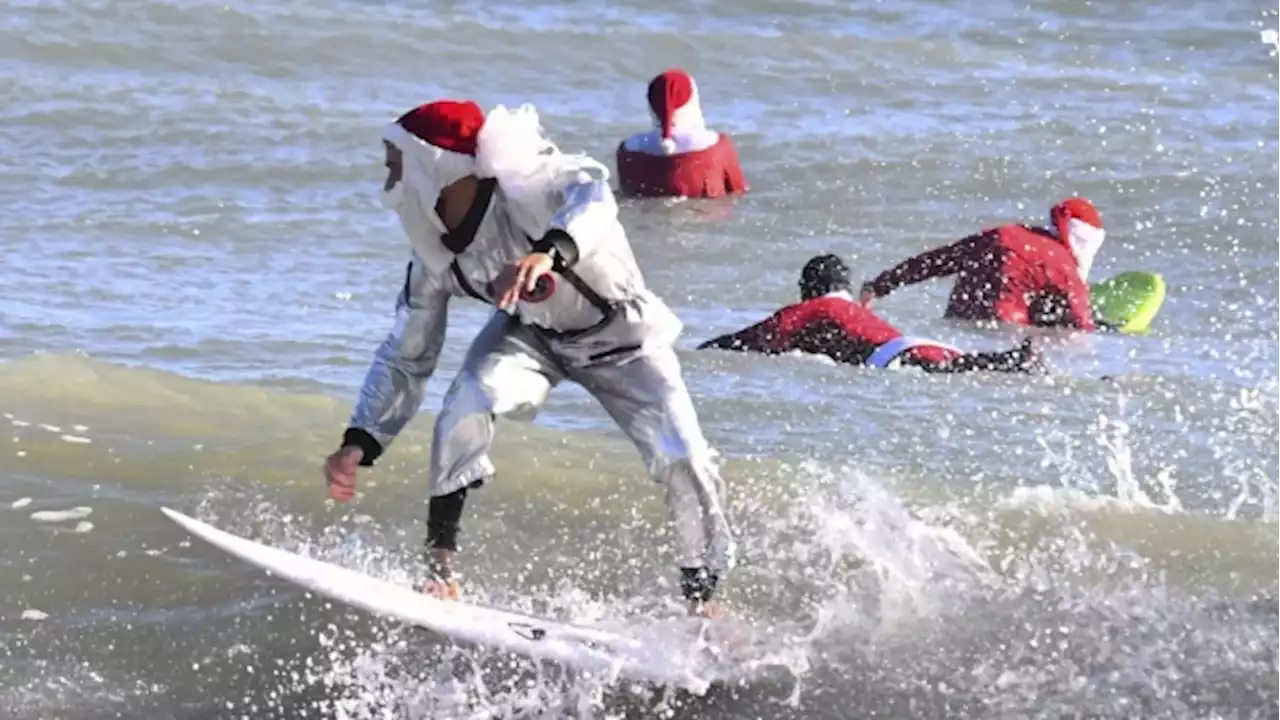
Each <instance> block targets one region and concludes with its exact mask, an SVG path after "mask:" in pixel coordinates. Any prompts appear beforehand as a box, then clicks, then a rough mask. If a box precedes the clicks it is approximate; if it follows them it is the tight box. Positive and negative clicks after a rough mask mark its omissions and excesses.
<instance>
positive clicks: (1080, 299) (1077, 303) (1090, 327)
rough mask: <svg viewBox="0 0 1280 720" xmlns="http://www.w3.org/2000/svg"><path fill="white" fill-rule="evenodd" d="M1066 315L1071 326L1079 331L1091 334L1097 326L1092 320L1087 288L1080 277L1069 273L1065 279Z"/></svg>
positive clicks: (1091, 306)
mask: <svg viewBox="0 0 1280 720" xmlns="http://www.w3.org/2000/svg"><path fill="white" fill-rule="evenodd" d="M1067 314H1068V316H1069V317H1070V320H1071V324H1072V326H1074V327H1075V328H1077V329H1079V330H1083V331H1085V332H1093V331H1094V330H1097V329H1098V325H1097V324H1096V323H1095V321H1094V318H1093V304H1092V303H1091V302H1090V298H1089V286H1088V285H1085V284H1084V280H1082V279H1080V276H1079V275H1077V274H1075V273H1071V274H1070V275H1068V277H1067Z"/></svg>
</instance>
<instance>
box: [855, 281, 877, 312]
mask: <svg viewBox="0 0 1280 720" xmlns="http://www.w3.org/2000/svg"><path fill="white" fill-rule="evenodd" d="M875 299H876V291H875V290H874V289H873V288H872V287H871V283H863V284H862V290H861V291H860V292H859V293H858V302H859V303H861V304H862V306H863V307H871V303H872V302H874V301H875Z"/></svg>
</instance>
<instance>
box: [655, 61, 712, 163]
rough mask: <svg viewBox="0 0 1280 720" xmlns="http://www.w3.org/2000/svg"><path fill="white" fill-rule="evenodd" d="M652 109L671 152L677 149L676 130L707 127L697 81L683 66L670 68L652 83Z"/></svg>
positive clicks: (667, 151)
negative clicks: (674, 136) (680, 68)
mask: <svg viewBox="0 0 1280 720" xmlns="http://www.w3.org/2000/svg"><path fill="white" fill-rule="evenodd" d="M649 110H650V112H652V113H653V119H654V122H656V123H657V125H658V128H659V129H661V130H662V150H663V152H665V153H666V154H668V155H671V154H672V153H674V152H675V151H676V143H675V141H674V140H672V139H671V134H672V133H673V132H674V131H675V130H677V129H679V130H701V129H703V128H705V127H706V121H705V120H703V118H702V106H701V105H700V104H699V103H698V85H697V84H696V83H694V81H693V77H692V76H691V75H689V73H687V72H685V71H683V70H676V69H672V70H668V71H666V72H664V73H662V74H661V75H659V76H657V77H655V78H654V79H653V80H652V81H651V82H650V83H649Z"/></svg>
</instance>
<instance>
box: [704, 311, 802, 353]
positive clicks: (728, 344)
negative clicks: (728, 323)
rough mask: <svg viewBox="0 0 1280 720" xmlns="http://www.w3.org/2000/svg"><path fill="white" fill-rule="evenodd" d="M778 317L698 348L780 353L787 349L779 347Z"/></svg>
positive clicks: (709, 341) (707, 342)
mask: <svg viewBox="0 0 1280 720" xmlns="http://www.w3.org/2000/svg"><path fill="white" fill-rule="evenodd" d="M780 338H781V333H780V332H779V325H778V316H776V315H774V316H773V317H770V318H768V319H766V320H762V321H760V322H758V323H756V324H755V325H752V326H750V327H747V328H743V329H741V330H739V331H737V332H735V333H729V334H727V335H721V336H720V337H717V338H714V339H711V340H708V341H706V342H704V343H702V344H701V345H699V346H698V349H699V350H738V351H740V352H758V353H779V352H785V351H786V349H785V348H782V347H780V346H779V342H778V341H779V339H780Z"/></svg>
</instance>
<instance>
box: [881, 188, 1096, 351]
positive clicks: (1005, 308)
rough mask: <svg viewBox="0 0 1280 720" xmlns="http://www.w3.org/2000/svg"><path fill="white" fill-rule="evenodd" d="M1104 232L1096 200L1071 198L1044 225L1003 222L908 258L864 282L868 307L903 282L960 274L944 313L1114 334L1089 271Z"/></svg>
mask: <svg viewBox="0 0 1280 720" xmlns="http://www.w3.org/2000/svg"><path fill="white" fill-rule="evenodd" d="M1105 238H1106V232H1105V231H1104V230H1103V229H1102V217H1101V216H1100V215H1099V214H1098V210H1097V209H1096V208H1095V207H1094V206H1093V203H1091V202H1089V201H1088V200H1085V199H1084V198H1078V197H1073V198H1068V199H1066V200H1063V201H1062V202H1060V203H1058V204H1057V205H1054V206H1053V208H1052V209H1050V211H1049V224H1048V225H1047V226H1045V227H1034V226H1030V225H1018V224H1010V225H1001V226H999V227H996V228H992V229H989V230H983V231H982V232H980V233H977V234H975V235H970V236H969V237H967V238H964V239H963V240H960V241H957V242H955V243H952V244H950V245H946V246H944V247H940V248H937V249H935V250H930V251H928V252H926V253H923V254H921V255H917V256H915V257H913V258H910V259H908V260H905V261H903V262H902V263H900V264H898V265H897V266H896V267H893V268H891V269H889V270H886V271H885V272H882V273H880V274H879V275H878V276H876V278H875V279H874V280H871V281H870V282H867V283H865V284H863V286H862V290H861V293H860V297H859V300H860V301H861V302H862V303H863V304H864V305H866V306H868V307H870V305H871V302H872V301H873V300H875V299H876V298H882V297H884V296H886V295H888V294H889V293H891V292H893V291H894V290H895V289H897V288H899V287H902V286H904V285H912V284H915V283H918V282H923V281H925V280H928V279H930V278H936V277H946V276H949V275H955V276H956V284H955V287H954V288H953V289H952V291H951V299H950V301H949V302H948V303H947V311H946V316H947V317H950V318H960V319H964V320H981V321H990V320H995V321H999V322H1005V323H1013V324H1017V325H1029V326H1035V327H1068V328H1075V329H1077V330H1083V331H1085V332H1092V331H1094V330H1097V329H1104V330H1107V329H1111V328H1110V327H1108V326H1105V324H1101V325H1102V326H1101V327H1100V323H1099V322H1098V321H1097V320H1096V319H1095V317H1094V315H1093V311H1092V308H1091V307H1090V304H1089V286H1088V285H1087V284H1086V282H1087V281H1088V278H1089V268H1090V267H1091V266H1092V265H1093V257H1094V255H1096V254H1097V252H1098V248H1099V247H1101V246H1102V242H1103V240H1104V239H1105Z"/></svg>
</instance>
